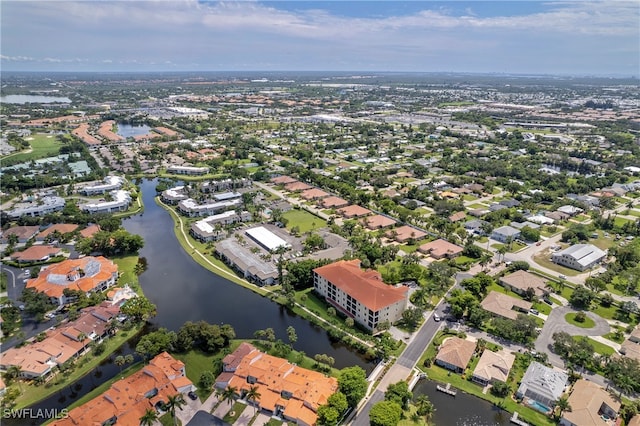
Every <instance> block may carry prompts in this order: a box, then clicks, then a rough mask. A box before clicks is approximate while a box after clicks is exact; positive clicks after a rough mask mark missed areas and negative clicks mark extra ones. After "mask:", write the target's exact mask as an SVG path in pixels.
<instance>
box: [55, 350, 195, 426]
mask: <svg viewBox="0 0 640 426" xmlns="http://www.w3.org/2000/svg"><path fill="white" fill-rule="evenodd" d="M174 362H178V361H177V360H176V359H174V358H173V357H171V355H169V354H168V353H166V352H163V353H161V354H160V355H158V356H157V357H155V358H154V359H152V360H151V361H150V362H149V364H148V365H147V366H145V367H144V368H143V369H142V370H140V371H137V372H136V373H134V374H132V375H131V376H129V377H126V378H124V379H121V380H118V381H117V382H115V383H113V384H112V385H111V387H110V388H109V389H108V390H107V391H106V392H104V393H103V394H102V395H100V396H97V397H96V398H94V399H92V400H91V401H89V402H87V403H85V404H83V405H81V406H79V407H76V408H74V409H73V410H71V411H70V412H69V416H68V417H67V418H65V419H61V420H58V421H56V422H54V423H52V425H56V426H72V425H73V426H75V425H81V426H85V425H94V424H97V425H100V424H103V422H105V421H106V420H108V419H110V418H114V417H115V418H117V424H123V425H138V424H140V417H142V416H143V415H144V413H145V411H146V410H147V409H155V407H154V403H155V402H166V401H167V400H168V397H169V396H173V395H176V394H178V393H179V391H178V388H179V387H181V386H180V385H181V384H183V383H186V384H187V385H189V384H192V383H191V381H190V380H189V379H187V378H186V377H184V376H183V375H182V374H181V375H180V376H177V377H175V378H172V377H170V376H167V375H166V374H165V371H164V367H163V366H164V365H165V364H172V363H174ZM154 389H156V390H157V394H156V395H155V396H153V397H148V395H151V392H152V391H154Z"/></svg>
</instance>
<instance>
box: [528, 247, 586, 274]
mask: <svg viewBox="0 0 640 426" xmlns="http://www.w3.org/2000/svg"><path fill="white" fill-rule="evenodd" d="M533 259H534V260H535V261H536V263H537V264H538V265H540V266H543V267H545V268H548V269H551V270H552V271H556V272H558V274H559V275H566V276H568V277H575V276H576V275H578V274H580V272H579V271H574V270H573V269H569V268H565V267H564V266H561V265H558V264H557V263H553V262H552V261H551V260H549V253H548V251H547V250H544V251H543V252H542V253H538V254H536V255H534V256H533Z"/></svg>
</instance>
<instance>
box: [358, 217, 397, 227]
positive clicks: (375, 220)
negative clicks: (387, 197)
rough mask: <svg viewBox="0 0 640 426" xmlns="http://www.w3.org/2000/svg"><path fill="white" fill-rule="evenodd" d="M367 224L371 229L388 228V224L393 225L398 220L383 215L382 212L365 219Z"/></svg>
mask: <svg viewBox="0 0 640 426" xmlns="http://www.w3.org/2000/svg"><path fill="white" fill-rule="evenodd" d="M363 222H364V223H365V226H366V227H367V228H369V229H380V228H386V227H388V226H393V225H395V224H396V223H397V222H396V221H395V220H393V219H391V218H390V217H386V216H383V215H381V214H377V215H375V216H370V217H367V218H366V219H364V221H363Z"/></svg>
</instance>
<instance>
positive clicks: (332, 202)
mask: <svg viewBox="0 0 640 426" xmlns="http://www.w3.org/2000/svg"><path fill="white" fill-rule="evenodd" d="M320 204H321V205H322V207H324V208H325V209H330V208H333V207H341V206H346V205H347V204H349V202H348V201H347V200H345V199H343V198H340V197H327V198H324V199H323V200H322V201H320Z"/></svg>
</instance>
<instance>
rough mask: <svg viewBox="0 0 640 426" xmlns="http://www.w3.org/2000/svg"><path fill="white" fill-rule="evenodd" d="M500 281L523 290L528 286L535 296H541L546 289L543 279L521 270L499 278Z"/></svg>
mask: <svg viewBox="0 0 640 426" xmlns="http://www.w3.org/2000/svg"><path fill="white" fill-rule="evenodd" d="M500 282H501V283H503V285H504V284H506V285H509V286H511V287H514V288H517V289H519V290H521V291H523V292H524V291H527V289H528V288H532V289H533V290H534V291H535V294H536V296H542V295H543V294H544V293H545V292H546V291H547V289H546V285H547V282H546V281H545V280H544V279H542V278H540V277H538V276H537V275H534V274H532V273H530V272H527V271H523V270H519V271H516V272H514V273H512V274H509V275H505V276H504V277H502V278H500Z"/></svg>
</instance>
